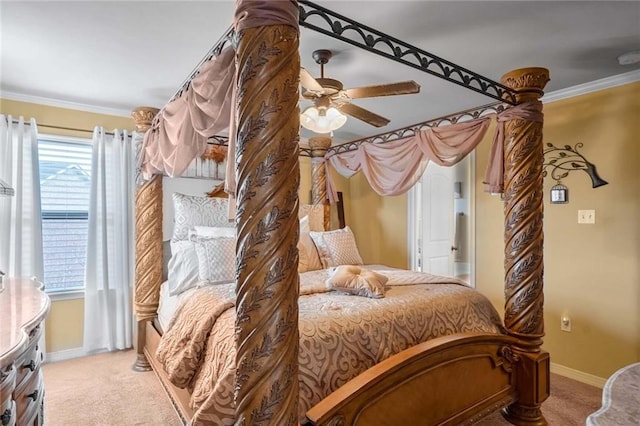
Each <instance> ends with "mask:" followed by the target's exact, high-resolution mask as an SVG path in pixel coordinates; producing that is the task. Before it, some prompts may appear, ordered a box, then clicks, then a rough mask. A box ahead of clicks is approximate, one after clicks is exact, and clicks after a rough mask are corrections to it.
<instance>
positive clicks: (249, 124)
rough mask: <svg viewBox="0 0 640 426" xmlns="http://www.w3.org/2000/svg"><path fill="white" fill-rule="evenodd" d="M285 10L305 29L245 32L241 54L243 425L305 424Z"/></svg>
mask: <svg viewBox="0 0 640 426" xmlns="http://www.w3.org/2000/svg"><path fill="white" fill-rule="evenodd" d="M265 3H266V2H265ZM274 3H275V2H274ZM280 4H281V5H282V6H281V7H283V8H285V9H286V10H287V12H288V13H291V14H292V16H294V15H295V17H296V19H295V22H296V26H295V27H293V26H289V25H269V26H261V27H256V28H247V29H240V31H238V42H237V48H236V63H237V66H238V71H237V87H236V88H237V93H238V101H237V110H236V113H237V114H236V117H237V123H238V129H237V144H236V154H235V156H236V157H235V161H236V176H237V191H236V192H237V214H236V229H237V233H238V248H237V259H236V267H237V270H236V277H237V289H236V348H237V357H236V365H237V370H236V384H235V403H236V407H235V415H236V423H235V424H237V425H245V424H247V425H249V424H251V425H254V424H263V425H267V424H273V425H295V424H297V423H298V344H299V343H298V342H299V337H298V293H299V288H298V287H299V278H298V267H297V266H298V250H297V242H298V228H299V224H298V187H299V184H300V169H299V165H298V151H299V147H298V132H299V128H300V112H299V109H298V96H299V94H298V81H299V72H300V55H299V53H298V46H299V39H298V36H299V33H298V28H297V13H298V11H297V10H298V9H297V5H296V3H294V2H280ZM240 15H241V11H240V10H238V9H236V18H239V17H240Z"/></svg>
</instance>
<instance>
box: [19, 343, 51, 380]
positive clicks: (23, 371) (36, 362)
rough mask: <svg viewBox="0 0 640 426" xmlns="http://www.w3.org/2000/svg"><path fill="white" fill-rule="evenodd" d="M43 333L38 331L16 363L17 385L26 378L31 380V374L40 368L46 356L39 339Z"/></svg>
mask: <svg viewBox="0 0 640 426" xmlns="http://www.w3.org/2000/svg"><path fill="white" fill-rule="evenodd" d="M41 334H42V333H37V334H36V335H35V336H34V337H33V341H32V342H31V343H30V344H29V346H28V348H27V350H26V351H25V352H24V354H23V355H21V356H20V357H19V358H18V359H17V360H16V363H15V366H16V369H17V371H16V373H17V378H16V386H19V385H20V383H22V382H23V381H25V380H29V376H31V375H32V374H33V372H34V371H37V370H38V369H39V368H40V364H41V363H42V359H43V358H44V356H43V354H42V351H41V350H40V346H39V345H38V340H39V339H40V335H41Z"/></svg>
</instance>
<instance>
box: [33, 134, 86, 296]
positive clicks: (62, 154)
mask: <svg viewBox="0 0 640 426" xmlns="http://www.w3.org/2000/svg"><path fill="white" fill-rule="evenodd" d="M38 151H39V156H40V192H41V200H42V239H43V249H44V280H45V285H46V287H45V288H46V289H47V290H48V291H60V290H71V289H80V288H83V287H84V266H85V259H86V251H87V230H88V210H89V194H90V191H91V145H89V144H79V143H69V142H59V141H51V140H40V141H39V142H38Z"/></svg>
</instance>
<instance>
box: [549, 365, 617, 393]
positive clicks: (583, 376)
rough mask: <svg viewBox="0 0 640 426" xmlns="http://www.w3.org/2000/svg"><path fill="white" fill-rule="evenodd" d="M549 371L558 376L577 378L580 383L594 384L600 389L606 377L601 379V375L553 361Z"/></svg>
mask: <svg viewBox="0 0 640 426" xmlns="http://www.w3.org/2000/svg"><path fill="white" fill-rule="evenodd" d="M551 372H552V373H554V374H558V375H559V376H563V377H567V378H569V379H573V380H577V381H578V382H581V383H586V384H587V385H591V386H595V387H597V388H600V389H602V388H603V387H604V384H605V383H606V382H607V379H603V378H602V377H598V376H594V375H593V374H589V373H584V372H582V371H580V370H575V369H573V368H569V367H565V366H564V365H560V364H554V363H553V362H552V363H551Z"/></svg>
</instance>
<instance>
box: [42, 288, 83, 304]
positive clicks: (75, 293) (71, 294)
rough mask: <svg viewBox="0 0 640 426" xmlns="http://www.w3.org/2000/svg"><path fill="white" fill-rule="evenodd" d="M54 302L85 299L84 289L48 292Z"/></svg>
mask: <svg viewBox="0 0 640 426" xmlns="http://www.w3.org/2000/svg"><path fill="white" fill-rule="evenodd" d="M47 294H48V295H49V299H51V301H52V302H56V301H58V300H75V299H84V290H64V291H51V292H47Z"/></svg>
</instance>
